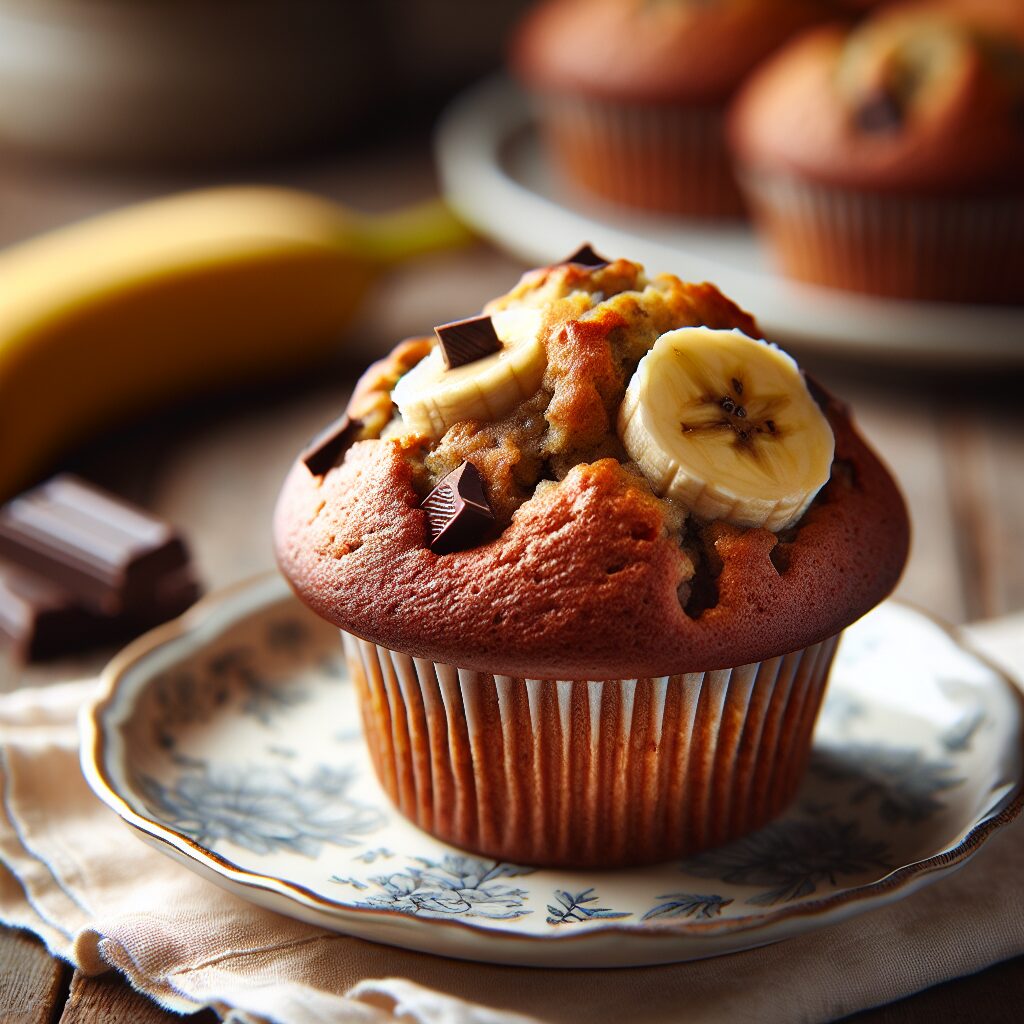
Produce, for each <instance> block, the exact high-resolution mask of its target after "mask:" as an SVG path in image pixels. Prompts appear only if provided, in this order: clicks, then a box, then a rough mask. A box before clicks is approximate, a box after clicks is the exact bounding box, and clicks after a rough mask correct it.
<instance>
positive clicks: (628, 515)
mask: <svg viewBox="0 0 1024 1024" xmlns="http://www.w3.org/2000/svg"><path fill="white" fill-rule="evenodd" d="M517 308H535V309H538V310H540V311H541V312H542V314H543V315H542V328H541V332H542V337H543V341H544V347H545V352H546V369H545V371H544V376H543V382H542V384H541V387H540V388H539V390H538V391H537V392H536V393H534V394H532V395H530V396H528V397H526V398H524V399H523V400H522V401H521V402H520V403H519V404H518V405H517V406H516V407H515V408H514V409H513V410H512V411H511V412H509V413H508V414H507V415H505V416H503V417H502V418H500V419H498V420H496V421H493V422H483V421H472V420H469V421H461V422H457V423H455V424H454V425H452V426H451V427H449V428H448V429H447V430H446V431H445V432H444V434H443V435H442V436H441V437H439V438H428V437H425V436H423V435H422V434H419V433H416V432H415V431H410V430H409V429H408V427H407V426H406V425H404V424H403V422H402V419H401V417H400V416H398V415H397V414H395V412H394V410H393V409H392V404H391V397H390V396H391V391H392V389H393V388H394V386H395V384H396V382H397V381H398V380H399V379H400V378H401V377H403V376H404V374H406V373H408V372H409V370H410V369H412V368H413V367H414V366H415V365H417V364H418V363H419V362H420V361H421V360H422V359H423V358H424V357H425V356H426V355H427V354H428V352H430V350H431V348H432V342H431V341H429V340H426V339H418V340H413V341H410V342H405V343H403V344H402V345H400V346H399V347H398V348H397V349H396V350H395V351H394V352H392V353H391V354H390V355H389V356H388V357H386V358H385V359H383V360H382V361H381V362H379V363H377V364H375V365H374V366H373V367H371V368H370V370H368V371H367V373H366V374H365V375H364V377H363V378H362V380H361V381H360V383H359V385H358V386H357V388H356V391H355V393H354V395H353V397H352V401H351V403H350V405H349V409H348V413H349V415H350V416H352V417H353V418H356V419H358V420H359V421H360V422H361V424H362V433H361V438H362V439H361V440H359V441H357V442H356V443H355V444H354V445H353V446H352V447H351V448H350V449H349V450H348V451H347V453H346V454H345V457H344V460H343V461H342V462H341V464H340V465H338V466H336V467H335V468H333V469H331V470H330V471H329V472H327V473H326V475H324V476H323V477H319V476H314V475H312V474H311V473H310V472H309V470H308V469H307V468H306V466H305V465H303V464H302V463H301V462H297V463H296V465H295V466H294V467H293V469H292V471H291V473H290V475H289V477H288V479H287V481H286V483H285V487H284V490H283V492H282V495H281V498H280V501H279V504H278V509H277V513H276V518H275V534H276V545H277V553H278V559H279V561H280V564H281V566H282V568H283V570H284V571H285V573H286V575H287V576H288V577H289V579H290V580H291V583H292V585H293V586H294V587H295V589H296V590H297V592H298V593H299V594H300V596H301V597H302V598H303V600H304V601H306V603H308V604H309V605H311V606H312V607H313V609H314V610H315V611H317V612H318V613H319V614H321V615H322V616H323V617H325V618H327V619H329V620H330V621H332V622H334V623H335V624H337V625H338V626H340V627H341V628H343V629H345V630H347V631H349V632H351V633H353V634H355V635H356V636H359V637H362V638H364V639H367V640H370V641H372V642H374V643H378V644H381V645H383V646H385V647H388V648H391V649H394V650H398V651H402V652H405V653H407V654H410V655H412V656H414V657H423V658H429V659H431V660H433V661H437V662H442V663H447V664H454V665H458V666H460V667H464V668H469V669H480V670H489V669H493V668H494V666H496V665H497V666H501V668H502V670H503V671H504V672H506V673H508V674H510V675H514V676H518V677H521V678H548V679H551V678H556V679H559V678H560V679H587V678H589V679H615V678H636V677H637V676H638V675H639V676H641V677H656V676H662V675H671V674H677V673H682V672H689V671H703V670H707V669H711V668H720V667H728V666H735V665H739V664H743V663H746V662H754V661H760V660H764V659H765V658H770V657H774V656H776V655H780V654H783V653H786V652H789V651H793V650H796V649H798V648H800V647H804V646H807V645H809V644H813V643H817V642H819V641H821V640H824V639H826V638H827V637H830V636H832V635H834V634H835V633H837V632H838V631H839V630H840V629H842V628H843V627H844V626H845V625H847V624H848V623H849V622H851V621H853V620H854V619H856V618H857V617H858V616H859V615H861V614H863V613H864V612H865V611H867V610H868V609H869V608H870V607H872V606H873V605H874V604H876V603H877V602H878V601H879V600H880V599H881V598H882V597H883V596H884V595H885V594H886V593H887V592H888V591H889V590H890V589H891V588H892V587H893V585H894V584H895V581H896V579H897V577H898V575H899V572H900V570H901V568H902V565H903V562H904V560H905V557H906V550H907V544H908V524H907V518H906V512H905V509H904V507H903V503H902V499H901V498H900V496H899V493H898V491H897V489H896V487H895V485H894V483H893V482H892V480H891V478H890V476H889V474H888V473H887V472H886V470H885V469H884V467H883V466H882V465H881V464H880V463H879V461H878V459H877V458H876V457H875V456H874V454H873V453H872V452H871V451H870V450H869V449H868V448H867V446H866V445H865V444H864V442H863V441H862V440H861V439H860V437H859V435H858V434H857V433H856V431H855V430H854V428H853V426H852V424H851V422H850V419H849V416H848V414H847V412H846V410H845V409H844V408H843V407H842V406H841V405H840V404H838V403H837V402H835V401H834V400H832V399H831V398H830V397H829V396H827V395H825V394H824V393H823V392H822V391H821V390H820V389H817V388H815V389H813V390H814V393H815V397H816V399H817V400H818V402H819V404H820V405H821V407H822V409H823V411H824V412H825V415H826V417H827V419H828V421H829V424H830V425H831V428H832V431H833V433H834V437H835V461H834V463H833V471H832V475H831V479H830V480H829V482H828V483H827V484H826V485H825V487H824V488H823V489H822V490H821V491H820V492H819V494H818V495H817V497H816V498H815V500H814V501H813V503H812V504H811V506H810V508H809V509H808V510H807V512H806V513H805V514H804V515H803V517H802V518H801V519H800V521H799V522H798V523H796V525H795V526H794V527H792V528H790V529H788V530H786V531H784V532H781V533H779V534H774V533H771V532H769V531H767V530H764V529H757V528H742V527H737V526H731V525H728V524H726V523H722V522H704V521H700V520H698V519H696V518H695V517H693V516H692V515H688V514H687V511H686V509H683V508H680V507H679V506H677V505H676V504H675V503H674V502H672V501H670V500H667V499H665V498H661V497H658V496H657V495H655V493H654V492H653V491H652V489H651V486H650V485H649V484H648V482H647V480H646V479H644V477H643V475H642V474H641V473H640V471H639V470H638V469H637V467H636V466H635V465H633V464H632V463H631V462H630V461H629V458H628V456H627V454H626V452H625V450H624V449H623V447H622V444H621V442H620V440H619V438H618V435H617V433H616V413H617V410H618V408H619V406H620V405H621V403H622V400H623V395H624V393H625V390H626V387H627V385H628V383H629V380H630V377H631V376H632V374H633V372H634V371H635V369H636V367H637V364H638V363H639V361H640V359H641V358H643V357H644V356H645V354H646V353H647V352H648V351H649V350H650V349H651V347H652V346H653V345H654V342H655V341H656V340H657V338H658V337H659V336H660V335H662V334H664V333H665V332H666V331H670V330H673V329H676V328H679V327H684V326H697V325H705V326H708V327H711V328H724V329H728V328H739V329H741V330H742V331H743V332H744V333H745V334H748V335H750V336H752V337H758V336H759V335H758V331H757V328H756V325H755V324H754V322H753V320H752V319H751V318H750V317H749V316H748V315H747V314H746V313H744V312H743V311H742V310H740V309H739V308H738V307H736V306H735V305H734V304H733V303H732V302H730V301H729V300H728V299H726V298H724V297H723V296H722V295H721V294H720V293H719V292H718V291H717V289H715V288H714V287H713V286H711V285H707V284H700V285H693V284H686V283H684V282H681V281H679V280H678V279H677V278H674V277H670V276H667V275H666V276H661V277H655V278H653V279H651V280H648V279H647V278H646V277H645V276H644V275H643V272H642V269H641V268H640V267H639V266H638V265H636V264H632V263H629V262H628V261H625V260H616V261H614V262H611V263H608V264H604V265H602V266H598V267H584V266H581V265H579V264H574V263H566V264H561V265H557V266H553V267H549V268H544V269H542V270H539V271H534V272H531V273H528V274H527V275H525V276H524V278H523V280H522V281H521V282H520V284H519V285H518V286H517V287H516V288H514V289H513V290H512V291H511V292H509V293H508V294H507V295H505V296H502V297H501V298H499V299H496V300H495V301H494V302H492V303H490V304H489V305H488V306H487V307H486V309H485V312H488V313H492V314H497V313H499V312H500V311H502V310H507V309H517ZM464 461H468V462H471V463H472V464H473V466H474V467H475V468H476V469H477V470H478V472H479V474H480V477H481V479H482V480H483V483H484V488H485V491H486V496H487V499H488V501H489V503H490V505H491V508H492V509H493V512H494V516H495V521H494V524H493V527H492V528H491V530H490V532H489V533H487V534H486V535H484V536H483V537H482V538H481V542H480V543H479V544H477V545H476V546H474V547H469V548H467V549H465V550H459V551H455V552H452V553H450V554H444V555H438V554H436V553H435V552H433V551H432V550H430V547H429V544H428V530H427V523H426V513H425V512H424V510H423V509H422V508H421V503H422V502H423V499H424V498H425V496H426V495H427V494H428V493H429V492H430V491H431V489H432V488H433V487H434V486H435V485H436V484H437V483H438V481H439V480H441V479H442V478H443V477H444V476H445V475H447V474H448V473H450V472H451V471H452V470H454V469H456V468H457V467H458V466H459V465H461V464H462V463H463V462H464Z"/></svg>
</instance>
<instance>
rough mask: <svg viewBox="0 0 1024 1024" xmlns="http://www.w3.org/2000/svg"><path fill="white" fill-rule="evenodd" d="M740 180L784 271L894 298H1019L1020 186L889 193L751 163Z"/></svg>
mask: <svg viewBox="0 0 1024 1024" xmlns="http://www.w3.org/2000/svg"><path fill="white" fill-rule="evenodd" d="M740 183H741V185H742V187H743V190H744V192H745V193H746V196H747V200H748V203H749V205H750V207H751V209H752V211H753V213H754V216H755V219H756V220H757V222H758V224H759V226H760V228H761V229H762V230H763V232H764V235H765V237H766V239H767V241H768V242H769V244H770V245H771V246H772V248H773V249H774V250H775V253H776V256H777V258H778V260H779V262H780V263H781V265H782V267H783V269H784V270H785V272H786V273H787V274H789V275H790V276H791V277H795V278H798V279H800V280H803V281H809V282H812V283H814V284H823V285H829V286H831V287H835V288H845V289H849V290H853V291H860V292H867V293H870V294H875V295H883V296H888V297H893V298H907V299H921V300H932V299H946V300H955V301H962V302H1024V195H1021V196H981V197H951V196H947V197H938V196H903V195H898V196H897V195H889V194H882V193H872V192H861V191H855V190H853V189H846V188H839V187H837V186H830V185H823V184H819V183H816V182H808V181H804V180H801V179H798V178H796V177H794V176H792V175H788V174H778V173H765V172H762V171H755V170H752V169H748V170H746V171H743V172H742V173H741V174H740Z"/></svg>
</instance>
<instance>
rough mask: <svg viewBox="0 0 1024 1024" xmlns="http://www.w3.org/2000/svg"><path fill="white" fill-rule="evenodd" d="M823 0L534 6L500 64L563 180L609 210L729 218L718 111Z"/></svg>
mask: <svg viewBox="0 0 1024 1024" xmlns="http://www.w3.org/2000/svg"><path fill="white" fill-rule="evenodd" d="M836 10H837V8H835V7H832V6H830V4H829V3H828V2H827V0H543V2H541V3H538V4H537V5H536V6H535V7H534V8H533V9H532V10H531V11H530V12H529V14H528V15H527V17H526V18H525V19H524V21H523V23H522V25H520V27H519V29H518V31H517V32H516V34H515V36H514V38H513V42H512V47H511V53H510V62H511V66H512V70H513V71H514V73H515V74H516V76H517V77H518V79H519V80H520V81H521V82H522V83H523V85H524V86H525V87H526V89H527V90H528V91H529V92H530V94H531V96H532V98H533V100H534V106H535V107H536V110H537V114H538V117H539V120H540V125H541V129H542V133H543V136H544V138H545V140H546V142H547V144H548V149H549V150H550V152H551V154H552V156H553V157H554V160H555V163H556V164H557V165H558V167H559V169H560V170H561V171H562V172H563V174H564V175H565V177H566V178H567V179H568V180H569V181H571V182H573V183H575V184H577V185H580V186H582V187H583V188H584V189H586V190H587V191H588V192H590V193H593V194H594V195H597V196H600V197H602V198H604V199H610V200H612V201H614V202H616V203H619V204H622V205H625V206H630V207H639V208H642V209H648V210H659V211H665V212H669V213H678V214H684V215H687V216H697V217H723V216H724V217H730V216H731V217H735V216H738V215H739V214H741V213H742V202H741V199H740V195H739V192H738V191H737V188H736V182H735V180H734V177H733V173H732V167H731V161H730V158H729V154H728V150H727V147H726V144H725V133H724V114H725V108H726V105H727V103H728V101H729V100H730V98H731V97H732V95H733V94H734V93H735V91H736V89H737V88H738V86H739V85H740V83H741V82H742V81H743V79H744V78H745V77H746V76H747V75H748V74H749V73H750V71H751V70H752V69H753V68H754V67H755V65H757V64H758V62H760V61H762V60H763V59H764V58H765V57H766V56H768V54H770V53H771V52H772V51H773V50H775V49H776V48H777V47H778V46H780V45H781V44H782V43H784V42H785V41H786V40H787V39H788V38H790V37H791V36H792V35H793V34H794V33H796V32H798V31H799V30H801V29H803V28H806V27H807V26H809V25H812V24H815V23H818V22H821V21H823V20H826V19H827V18H828V17H829V16H830V15H833V16H834V15H835V13H836Z"/></svg>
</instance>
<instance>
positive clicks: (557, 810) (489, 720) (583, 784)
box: [342, 632, 839, 867]
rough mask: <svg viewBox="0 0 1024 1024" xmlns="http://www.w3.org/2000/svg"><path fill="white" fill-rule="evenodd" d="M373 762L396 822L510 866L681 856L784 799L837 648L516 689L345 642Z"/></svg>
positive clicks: (795, 781) (794, 783)
mask: <svg viewBox="0 0 1024 1024" xmlns="http://www.w3.org/2000/svg"><path fill="white" fill-rule="evenodd" d="M342 637H343V640H344V645H345V652H346V656H347V660H348V663H349V667H350V670H351V672H352V675H353V678H354V680H355V683H356V687H357V691H358V693H359V698H360V705H361V709H362V717H363V724H364V729H365V734H366V739H367V743H368V746H369V750H370V755H371V758H372V760H373V764H374V767H375V769H376V772H377V777H378V778H379V780H380V782H381V784H382V785H383V787H384V789H385V791H386V792H387V793H388V795H389V796H390V798H391V800H392V801H393V802H394V803H395V805H396V806H397V807H398V808H399V810H401V811H402V813H403V814H404V815H405V816H406V817H407V818H409V819H410V820H411V821H413V822H414V823H415V824H416V825H418V826H419V827H420V828H422V829H424V830H425V831H427V832H430V833H432V834H433V835H435V836H437V837H438V838H439V839H442V840H444V841H445V842H449V843H452V844H454V845H457V846H461V847H465V848H467V849H470V850H473V851H476V852H479V853H482V854H485V855H487V856H488V857H493V858H496V859H498V860H503V861H513V862H520V863H534V864H545V865H551V866H555V865H566V866H576V867H615V866H621V865H627V864H642V863H652V862H655V861H659V860H667V859H670V858H674V857H680V856H685V855H688V854H692V853H695V852H697V851H698V850H702V849H704V848H706V847H710V846H715V845H718V844H720V843H723V842H725V841H727V840H729V839H732V838H734V837H736V836H739V835H742V834H743V833H745V832H749V831H752V830H753V829H756V828H758V827H759V826H760V825H763V824H764V823H765V822H767V821H768V820H769V819H771V818H772V817H774V816H775V815H776V814H778V813H779V812H780V811H781V810H782V809H783V808H784V807H785V805H786V804H787V803H788V802H789V801H790V800H791V799H792V797H793V795H794V794H795V792H796V789H797V787H798V785H799V783H800V779H801V776H802V774H803V770H804V767H805V764H806V761H807V757H808V754H809V752H810V748H811V738H812V731H813V727H814V722H815V719H816V717H817V713H818V709H819V707H820V705H821V700H822V696H823V693H824V688H825V683H826V680H827V678H828V673H829V669H830V667H831V664H832V659H833V656H834V654H835V650H836V646H837V643H838V640H839V636H838V635H836V636H833V637H831V638H829V639H827V640H824V641H822V642H821V643H818V644H814V645H813V646H811V647H807V648H804V649H802V650H799V651H794V652H793V653H791V654H786V655H783V656H781V657H777V658H772V659H770V660H768V661H763V662H758V663H756V664H751V665H742V666H740V667H738V668H732V669H721V670H717V671H709V672H693V673H688V674H686V675H675V676H660V677H658V678H653V679H651V678H649V679H616V680H594V681H566V680H555V679H521V678H514V677H511V676H505V675H497V674H491V673H487V672H477V671H472V670H468V669H460V668H456V667H454V666H452V665H444V664H438V663H435V662H432V661H428V660H424V659H421V658H411V657H409V656H408V655H405V654H400V653H398V652H395V651H391V650H388V649H387V648H385V647H380V646H378V645H376V644H373V643H370V642H368V641H365V640H361V639H358V638H356V637H353V636H351V635H349V634H347V633H344V632H343V633H342Z"/></svg>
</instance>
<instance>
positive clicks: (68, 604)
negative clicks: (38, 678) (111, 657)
mask: <svg viewBox="0 0 1024 1024" xmlns="http://www.w3.org/2000/svg"><path fill="white" fill-rule="evenodd" d="M105 625H106V616H102V615H99V614H98V613H96V612H90V611H87V610H86V609H84V608H82V607H81V606H80V605H78V604H76V603H75V599H74V598H73V597H72V596H71V595H70V594H69V593H68V592H67V591H66V590H62V589H61V588H60V587H58V586H55V585H54V584H52V583H49V582H48V581H47V580H44V579H43V578H42V577H41V576H37V575H35V574H34V573H30V572H27V571H26V570H24V569H19V568H18V567H17V566H15V565H12V564H11V563H10V562H5V561H0V641H2V642H3V644H4V645H5V646H7V647H11V648H13V650H14V656H15V658H17V659H18V660H19V661H37V660H39V659H42V658H48V657H53V656H54V655H56V654H62V653H70V652H71V651H74V650H77V649H79V648H81V647H82V646H83V645H84V644H85V642H86V640H87V638H88V637H89V635H90V633H92V632H93V631H94V630H97V629H103V627H104V626H105ZM100 642H102V641H100Z"/></svg>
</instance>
